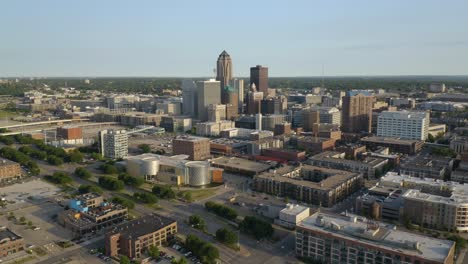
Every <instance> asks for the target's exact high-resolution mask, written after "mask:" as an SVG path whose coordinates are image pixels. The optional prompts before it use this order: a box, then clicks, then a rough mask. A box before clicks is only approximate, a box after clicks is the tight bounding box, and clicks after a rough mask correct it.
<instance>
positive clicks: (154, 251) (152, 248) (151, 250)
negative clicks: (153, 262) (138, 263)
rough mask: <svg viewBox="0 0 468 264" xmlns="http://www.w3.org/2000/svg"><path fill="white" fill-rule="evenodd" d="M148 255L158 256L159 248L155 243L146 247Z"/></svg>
mask: <svg viewBox="0 0 468 264" xmlns="http://www.w3.org/2000/svg"><path fill="white" fill-rule="evenodd" d="M148 255H149V256H150V257H152V258H157V257H159V248H158V247H157V246H155V245H151V246H150V247H149V248H148Z"/></svg>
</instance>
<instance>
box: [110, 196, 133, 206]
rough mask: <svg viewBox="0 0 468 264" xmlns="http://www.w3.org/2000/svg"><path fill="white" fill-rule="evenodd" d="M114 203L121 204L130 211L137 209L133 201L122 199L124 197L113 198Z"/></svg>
mask: <svg viewBox="0 0 468 264" xmlns="http://www.w3.org/2000/svg"><path fill="white" fill-rule="evenodd" d="M112 202H113V203H116V204H120V205H122V206H124V207H127V208H128V209H133V208H135V203H134V202H133V201H130V200H128V199H125V198H122V197H118V196H116V197H114V198H112Z"/></svg>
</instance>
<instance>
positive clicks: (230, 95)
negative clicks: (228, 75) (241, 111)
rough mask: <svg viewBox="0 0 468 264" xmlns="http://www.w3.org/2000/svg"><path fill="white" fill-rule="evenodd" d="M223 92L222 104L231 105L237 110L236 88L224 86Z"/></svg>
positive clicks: (237, 96) (237, 92) (237, 94)
mask: <svg viewBox="0 0 468 264" xmlns="http://www.w3.org/2000/svg"><path fill="white" fill-rule="evenodd" d="M223 92H224V96H225V99H224V102H223V104H226V105H228V104H230V105H233V106H235V107H236V109H237V108H238V105H239V91H238V90H237V89H236V87H235V86H234V85H232V84H229V85H226V86H224V89H223ZM221 99H222V98H221ZM221 101H222V100H221Z"/></svg>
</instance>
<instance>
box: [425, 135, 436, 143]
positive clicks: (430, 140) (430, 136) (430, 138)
mask: <svg viewBox="0 0 468 264" xmlns="http://www.w3.org/2000/svg"><path fill="white" fill-rule="evenodd" d="M426 141H427V142H430V143H434V142H435V138H434V136H433V135H432V134H428V135H427V139H426Z"/></svg>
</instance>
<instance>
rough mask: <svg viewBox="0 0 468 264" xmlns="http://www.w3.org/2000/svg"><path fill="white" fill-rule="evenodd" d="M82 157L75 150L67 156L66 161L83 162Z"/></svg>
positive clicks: (81, 154)
mask: <svg viewBox="0 0 468 264" xmlns="http://www.w3.org/2000/svg"><path fill="white" fill-rule="evenodd" d="M83 158H84V155H83V153H81V152H80V151H79V150H75V151H73V152H72V153H70V154H68V156H67V159H66V160H67V161H68V162H77V163H79V162H83Z"/></svg>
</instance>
